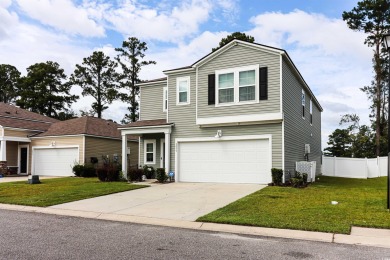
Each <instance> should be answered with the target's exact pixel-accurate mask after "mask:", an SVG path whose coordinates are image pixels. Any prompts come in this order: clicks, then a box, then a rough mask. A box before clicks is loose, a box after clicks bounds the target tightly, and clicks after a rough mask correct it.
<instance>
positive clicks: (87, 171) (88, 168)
mask: <svg viewBox="0 0 390 260" xmlns="http://www.w3.org/2000/svg"><path fill="white" fill-rule="evenodd" d="M81 177H86V178H88V177H96V169H95V167H93V165H91V164H86V165H84V171H83V173H82V174H81Z"/></svg>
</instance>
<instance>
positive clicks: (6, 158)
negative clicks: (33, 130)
mask: <svg viewBox="0 0 390 260" xmlns="http://www.w3.org/2000/svg"><path fill="white" fill-rule="evenodd" d="M30 142H31V140H30V139H29V138H24V137H10V136H4V137H0V174H2V175H27V174H28V173H29V170H30V169H29V157H30V156H29V155H30V145H29V143H30Z"/></svg>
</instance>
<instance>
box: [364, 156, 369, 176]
mask: <svg viewBox="0 0 390 260" xmlns="http://www.w3.org/2000/svg"><path fill="white" fill-rule="evenodd" d="M364 159H366V179H368V160H367V157H364Z"/></svg>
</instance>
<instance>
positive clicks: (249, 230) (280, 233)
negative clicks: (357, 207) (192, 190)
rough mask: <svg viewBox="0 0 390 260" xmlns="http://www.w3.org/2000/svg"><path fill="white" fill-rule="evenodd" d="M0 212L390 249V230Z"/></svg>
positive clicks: (38, 210)
mask: <svg viewBox="0 0 390 260" xmlns="http://www.w3.org/2000/svg"><path fill="white" fill-rule="evenodd" d="M0 209H5V210H15V211H24V212H36V213H44V214H53V215H62V216H73V217H82V218H90V219H99V220H110V221H120V222H131V223H138V224H147V225H158V226H168V227H177V228H186V229H194V230H203V231H216V232H227V233H235V234H241V235H255V236H266V237H279V238H289V239H300V240H310V241H319V242H327V243H338V244H350V245H365V246H375V247H384V248H390V230H387V229H372V228H359V227H352V231H351V234H350V235H344V234H333V233H324V232H312V231H303V230H290V229H276V228H263V227H250V226H237V225H226V224H215V223H204V222H193V221H186V220H170V219H161V218H149V217H140V216H130V215H121V214H111V213H101V212H92V211H77V210H66V209H56V208H41V207H31V206H19V205H9V204H0Z"/></svg>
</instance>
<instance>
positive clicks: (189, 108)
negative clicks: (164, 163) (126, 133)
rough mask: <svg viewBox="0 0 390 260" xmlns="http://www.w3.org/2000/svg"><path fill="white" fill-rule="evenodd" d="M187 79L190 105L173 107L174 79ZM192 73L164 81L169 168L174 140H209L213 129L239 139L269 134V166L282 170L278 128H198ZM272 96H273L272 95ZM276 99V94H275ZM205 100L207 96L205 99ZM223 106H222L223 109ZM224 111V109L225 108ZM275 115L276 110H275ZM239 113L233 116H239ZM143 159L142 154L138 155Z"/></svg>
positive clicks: (174, 101) (279, 126)
mask: <svg viewBox="0 0 390 260" xmlns="http://www.w3.org/2000/svg"><path fill="white" fill-rule="evenodd" d="M184 76H190V80H191V88H190V91H191V93H190V104H189V105H180V106H177V105H176V77H184ZM195 76H196V75H195V72H189V73H186V74H179V75H169V80H168V92H169V93H168V96H169V102H168V106H169V107H168V111H169V112H168V119H169V122H173V123H175V126H174V127H173V131H172V134H171V154H170V156H171V157H170V158H171V165H170V168H171V170H173V171H176V169H175V142H176V141H175V139H176V138H194V137H213V136H215V134H216V132H217V130H219V129H220V130H222V131H223V135H224V136H243V135H262V134H272V167H277V168H281V167H282V125H281V123H278V124H267V125H248V126H224V127H211V128H200V127H199V126H197V125H196V113H195V107H196V104H195V98H196V90H195V83H196V81H195ZM274 94H275V93H274ZM278 97H279V92H278ZM206 98H207V97H206ZM240 107H241V109H244V107H245V109H246V106H240ZM226 108H227V107H224V109H226ZM227 109H228V108H227ZM275 112H277V111H275ZM239 114H240V113H237V115H239ZM141 156H143V155H141Z"/></svg>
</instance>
